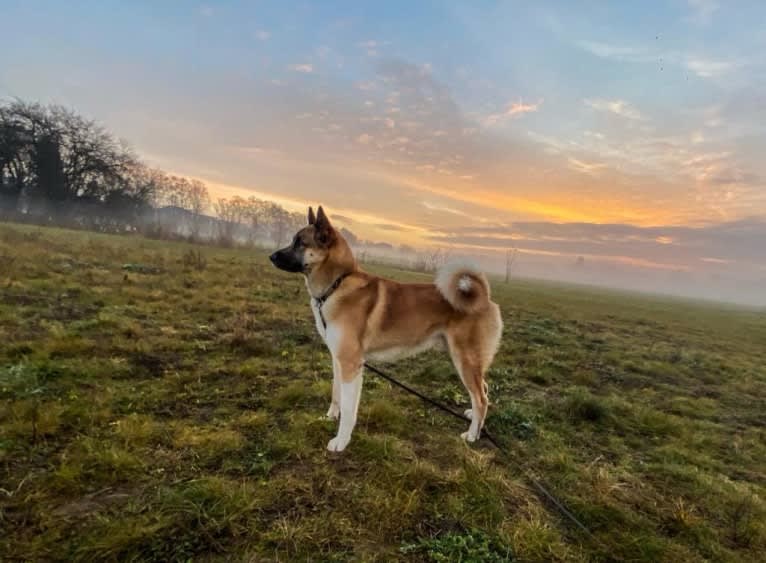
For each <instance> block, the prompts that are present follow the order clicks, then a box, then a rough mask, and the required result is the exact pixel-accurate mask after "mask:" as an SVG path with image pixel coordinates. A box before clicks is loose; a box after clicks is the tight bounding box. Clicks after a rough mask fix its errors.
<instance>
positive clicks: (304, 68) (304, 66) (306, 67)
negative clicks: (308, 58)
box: [287, 63, 314, 74]
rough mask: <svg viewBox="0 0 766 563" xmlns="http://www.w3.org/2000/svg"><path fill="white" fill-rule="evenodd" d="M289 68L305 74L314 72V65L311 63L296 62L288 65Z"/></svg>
mask: <svg viewBox="0 0 766 563" xmlns="http://www.w3.org/2000/svg"><path fill="white" fill-rule="evenodd" d="M287 68H288V69H289V70H292V71H293V72H302V73H304V74H311V73H312V72H314V65H312V64H309V63H300V64H294V65H290V66H288V67H287Z"/></svg>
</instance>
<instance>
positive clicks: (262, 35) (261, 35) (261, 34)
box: [255, 29, 271, 41]
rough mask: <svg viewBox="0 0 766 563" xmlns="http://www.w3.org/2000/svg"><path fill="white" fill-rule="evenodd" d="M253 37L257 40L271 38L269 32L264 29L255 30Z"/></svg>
mask: <svg viewBox="0 0 766 563" xmlns="http://www.w3.org/2000/svg"><path fill="white" fill-rule="evenodd" d="M255 38H256V39H258V40H259V41H268V40H269V39H270V38H271V33H270V32H268V31H266V30H265V29H259V30H257V31H256V32H255Z"/></svg>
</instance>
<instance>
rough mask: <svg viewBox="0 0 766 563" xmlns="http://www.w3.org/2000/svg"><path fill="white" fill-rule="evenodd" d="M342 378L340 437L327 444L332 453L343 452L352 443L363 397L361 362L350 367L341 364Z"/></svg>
mask: <svg viewBox="0 0 766 563" xmlns="http://www.w3.org/2000/svg"><path fill="white" fill-rule="evenodd" d="M339 363H340V368H341V377H340V384H339V386H340V424H339V425H338V435H337V436H335V438H333V439H332V440H330V442H329V443H328V444H327V449H328V450H330V451H331V452H342V451H343V450H344V449H346V446H347V445H348V443H349V442H350V441H351V433H352V432H353V431H354V426H355V425H356V413H357V411H358V410H359V398H360V397H361V395H362V379H363V376H362V366H361V362H357V363H356V365H354V366H350V365H348V364H347V363H345V362H339Z"/></svg>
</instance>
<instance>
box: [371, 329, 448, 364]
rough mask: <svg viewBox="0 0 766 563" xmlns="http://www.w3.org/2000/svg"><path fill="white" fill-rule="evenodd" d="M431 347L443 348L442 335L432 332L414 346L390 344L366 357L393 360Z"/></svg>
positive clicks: (377, 359) (413, 354)
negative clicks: (388, 346)
mask: <svg viewBox="0 0 766 563" xmlns="http://www.w3.org/2000/svg"><path fill="white" fill-rule="evenodd" d="M432 348H436V349H444V337H443V336H442V335H441V334H434V335H433V336H431V337H429V338H426V339H425V340H423V341H422V342H420V343H418V344H416V345H414V346H392V347H390V348H384V349H381V350H375V351H374V352H368V353H367V354H366V356H367V359H370V360H374V361H376V362H383V363H386V362H394V361H396V360H401V359H403V358H409V357H410V356H415V355H416V354H420V353H421V352H425V351H426V350H430V349H432Z"/></svg>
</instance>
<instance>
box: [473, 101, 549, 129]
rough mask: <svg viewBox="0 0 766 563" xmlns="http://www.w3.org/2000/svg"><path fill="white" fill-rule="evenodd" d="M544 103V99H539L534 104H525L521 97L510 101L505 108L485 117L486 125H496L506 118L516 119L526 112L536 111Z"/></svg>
mask: <svg viewBox="0 0 766 563" xmlns="http://www.w3.org/2000/svg"><path fill="white" fill-rule="evenodd" d="M542 104H543V100H539V101H538V102H536V103H534V104H525V103H524V102H523V101H522V100H521V99H519V101H518V102H510V103H509V104H508V105H507V107H506V108H505V110H503V111H502V112H500V113H493V114H491V115H488V116H487V117H486V118H485V119H484V123H485V124H486V125H495V124H497V123H499V122H500V121H503V120H505V119H515V118H517V117H521V116H522V115H524V114H525V113H534V112H536V111H537V110H538V109H539V108H540V106H541V105H542Z"/></svg>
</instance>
